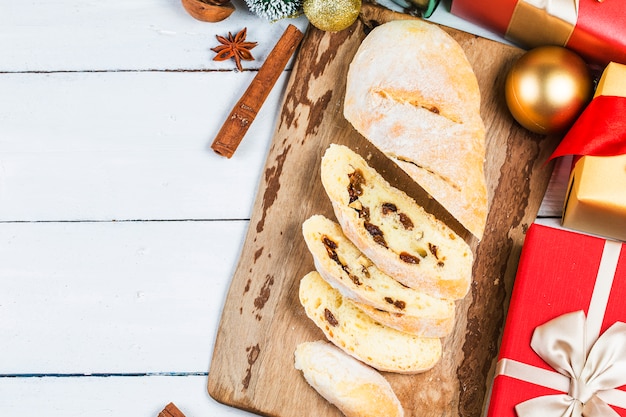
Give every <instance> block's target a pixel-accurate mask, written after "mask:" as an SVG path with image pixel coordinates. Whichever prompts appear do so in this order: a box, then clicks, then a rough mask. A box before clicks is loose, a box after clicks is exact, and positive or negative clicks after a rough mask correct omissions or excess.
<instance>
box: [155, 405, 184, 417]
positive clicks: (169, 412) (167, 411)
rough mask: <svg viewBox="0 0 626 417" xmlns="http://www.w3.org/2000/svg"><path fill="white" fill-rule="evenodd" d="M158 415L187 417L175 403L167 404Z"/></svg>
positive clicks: (161, 416)
mask: <svg viewBox="0 0 626 417" xmlns="http://www.w3.org/2000/svg"><path fill="white" fill-rule="evenodd" d="M158 417H185V415H184V414H183V413H182V411H180V410H179V409H178V407H176V406H175V405H174V403H169V404H168V405H166V406H165V408H164V409H163V411H161V412H160V413H159V416H158Z"/></svg>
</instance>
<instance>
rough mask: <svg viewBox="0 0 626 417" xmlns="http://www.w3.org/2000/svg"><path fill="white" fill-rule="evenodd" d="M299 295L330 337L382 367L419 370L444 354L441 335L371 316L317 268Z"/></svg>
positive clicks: (306, 278)
mask: <svg viewBox="0 0 626 417" xmlns="http://www.w3.org/2000/svg"><path fill="white" fill-rule="evenodd" d="M299 298H300V303H301V304H302V306H303V307H304V310H305V312H306V315H307V316H308V317H309V318H310V319H311V320H312V321H313V323H315V325H316V326H317V327H319V328H320V329H321V330H322V332H323V333H324V334H325V335H326V338H327V339H328V340H329V341H331V342H332V343H333V344H334V345H335V346H337V347H339V348H341V349H342V350H343V351H344V352H346V353H347V354H349V355H351V356H353V357H354V358H356V359H358V360H360V361H361V362H363V363H365V364H367V365H369V366H371V367H372V368H375V369H377V370H379V371H387V372H396V373H402V374H415V373H420V372H424V371H427V370H429V369H431V368H432V367H433V366H435V364H436V363H437V362H438V361H439V359H440V358H441V354H442V346H441V340H440V339H438V338H423V337H418V336H415V335H411V334H409V333H405V332H400V331H398V330H395V329H392V328H390V327H387V326H384V325H382V324H380V323H378V322H376V321H374V320H372V319H371V318H370V317H369V316H368V315H366V314H365V313H363V311H361V310H360V309H359V308H357V307H356V306H355V305H354V303H353V302H352V301H351V300H349V299H347V298H345V297H343V296H342V295H341V293H340V292H339V291H337V290H336V289H334V288H333V287H331V286H330V284H328V283H327V282H326V281H325V280H324V279H323V278H322V277H321V276H320V275H319V273H317V272H316V271H313V272H310V273H308V274H307V275H305V276H304V277H303V278H302V280H301V281H300V290H299Z"/></svg>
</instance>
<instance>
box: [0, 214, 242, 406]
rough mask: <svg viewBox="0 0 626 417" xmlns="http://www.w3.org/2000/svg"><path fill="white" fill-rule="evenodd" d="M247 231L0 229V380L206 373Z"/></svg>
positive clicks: (56, 225) (229, 226) (85, 225)
mask: <svg viewBox="0 0 626 417" xmlns="http://www.w3.org/2000/svg"><path fill="white" fill-rule="evenodd" d="M247 226H248V221H213V222H208V221H167V222H162V221H153V222H145V221H144V222H135V221H124V222H19V223H0V281H1V287H2V291H1V292H0V332H1V334H2V337H0V352H2V355H1V360H0V376H1V375H27V374H37V375H45V374H87V375H88V374H95V373H101V374H106V373H115V374H124V373H129V374H136V373H158V372H166V373H167V372H176V373H184V372H191V373H194V372H196V373H197V372H203V373H206V372H207V370H208V367H209V361H210V357H211V351H212V348H213V341H214V338H215V334H216V330H217V324H218V321H219V315H220V311H221V308H222V304H223V301H224V298H225V296H226V291H227V288H228V285H227V277H228V276H230V275H232V273H233V271H234V267H233V266H234V265H235V263H236V261H237V255H238V253H239V251H240V248H241V245H242V242H243V238H244V236H245V231H246V228H247ZM25 352H26V354H25ZM0 379H1V378H0ZM13 381H16V379H15V378H14V379H13ZM202 385H203V386H205V385H206V384H202ZM3 396H4V394H3V393H2V391H1V390H0V410H5V409H4V408H3V398H4V397H3ZM7 415H12V414H11V413H9V414H7Z"/></svg>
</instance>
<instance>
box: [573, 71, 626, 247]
mask: <svg viewBox="0 0 626 417" xmlns="http://www.w3.org/2000/svg"><path fill="white" fill-rule="evenodd" d="M599 95H605V96H622V97H626V65H621V64H616V63H610V64H609V65H608V66H607V67H606V69H605V70H604V72H603V74H602V77H601V78H600V82H599V83H598V87H597V89H596V93H595V95H594V97H597V96H599ZM562 224H563V226H565V227H568V228H571V229H576V230H580V231H583V232H588V233H593V234H597V235H601V236H605V237H611V238H615V239H619V240H624V241H626V155H618V156H583V157H582V158H580V159H579V160H578V161H576V163H575V165H574V169H573V170H572V172H571V174H570V179H569V185H568V190H567V198H566V200H565V207H564V209H563V218H562Z"/></svg>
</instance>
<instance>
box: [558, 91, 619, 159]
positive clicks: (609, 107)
mask: <svg viewBox="0 0 626 417" xmlns="http://www.w3.org/2000/svg"><path fill="white" fill-rule="evenodd" d="M624 154H626V97H619V96H598V97H596V98H594V99H593V100H592V101H591V103H589V105H588V106H587V107H586V108H585V110H584V111H583V113H582V114H581V115H580V117H579V118H578V119H577V120H576V122H575V123H574V125H573V126H572V127H571V129H570V130H569V131H568V132H567V134H566V135H565V137H564V138H563V140H562V141H561V143H560V144H559V146H558V147H557V148H556V150H555V151H554V153H553V154H552V155H551V156H550V159H554V158H558V157H561V156H565V155H578V156H616V155H624Z"/></svg>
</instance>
